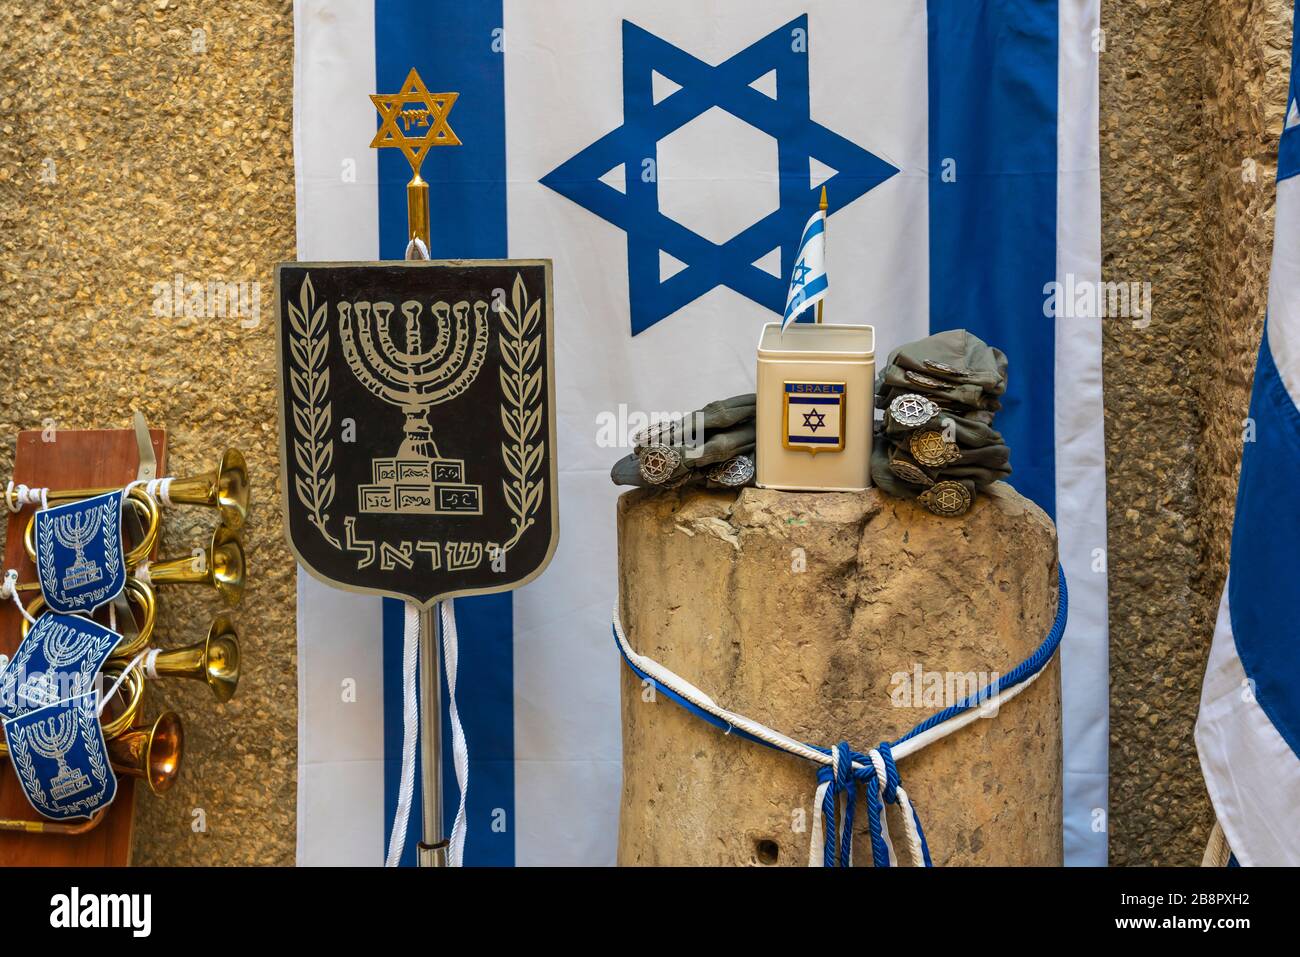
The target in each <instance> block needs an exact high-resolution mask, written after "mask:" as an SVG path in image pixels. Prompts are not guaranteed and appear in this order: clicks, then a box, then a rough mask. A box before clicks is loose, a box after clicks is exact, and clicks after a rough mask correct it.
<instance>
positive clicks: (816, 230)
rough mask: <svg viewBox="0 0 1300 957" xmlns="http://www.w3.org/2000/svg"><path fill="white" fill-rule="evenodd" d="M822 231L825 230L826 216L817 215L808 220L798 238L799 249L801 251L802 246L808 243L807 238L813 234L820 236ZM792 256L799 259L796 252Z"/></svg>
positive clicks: (810, 237)
mask: <svg viewBox="0 0 1300 957" xmlns="http://www.w3.org/2000/svg"><path fill="white" fill-rule="evenodd" d="M824 232H826V217H825V216H818V217H817V218H816V219H814V220H813V221H812V222H810V223H809V224H808V228H807V229H805V230H804V231H803V236H802V237H801V238H800V239H799V251H800V252H802V251H803V247H804V246H807V245H808V240H810V239H812V238H813V237H814V236H820V235H821V234H822V233H824ZM794 258H795V260H796V261H797V260H798V259H799V255H798V253H796V254H795V257H794Z"/></svg>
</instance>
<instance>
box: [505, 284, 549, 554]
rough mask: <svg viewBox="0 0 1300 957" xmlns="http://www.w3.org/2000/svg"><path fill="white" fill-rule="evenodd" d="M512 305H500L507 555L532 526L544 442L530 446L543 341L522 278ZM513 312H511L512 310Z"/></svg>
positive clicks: (538, 408)
mask: <svg viewBox="0 0 1300 957" xmlns="http://www.w3.org/2000/svg"><path fill="white" fill-rule="evenodd" d="M510 296H511V306H506V305H505V304H504V303H502V304H500V306H499V312H500V313H501V325H502V327H503V328H504V329H505V332H504V333H501V334H499V335H498V339H499V341H500V344H501V360H502V367H501V369H500V377H501V395H502V401H501V424H502V425H503V426H505V430H506V435H507V436H508V437H509V439H510V441H508V442H502V443H501V458H502V461H503V463H504V464H505V467H506V471H507V472H509V473H510V479H508V480H505V479H503V480H502V482H501V487H502V489H503V490H504V492H505V496H506V505H507V506H508V507H509V509H510V512H511V516H512V517H511V519H510V524H511V525H513V526H514V528H515V532H514V534H513V535H512V536H511V537H510V538H509V539H508V540H507V541H506V542H505V544H504V545H502V546H501V552H502V553H505V552H508V551H510V549H512V548H513V547H514V546H515V544H516V543H518V541H519V539H520V538H521V537H522V536H523V534H524V532H526V531H527V530H528V529H529V528H531V527H532V525H533V523H534V522H535V521H536V519H535V518H534V516H535V515H536V513H537V509H538V507H539V506H540V505H541V502H542V491H543V488H544V480H543V479H542V478H540V477H539V473H540V471H541V464H542V457H543V455H545V448H546V443H545V442H544V441H535V440H536V439H537V435H538V433H539V432H540V431H541V427H542V401H541V397H542V372H543V369H542V366H541V351H542V338H541V335H540V330H539V329H538V324H539V322H540V320H541V315H542V309H541V307H542V303H541V300H537V301H535V302H532V303H529V302H528V291H527V290H526V289H525V288H524V277H523V274H522V273H515V281H514V286H513V288H512V289H511V293H510ZM512 307H513V308H512Z"/></svg>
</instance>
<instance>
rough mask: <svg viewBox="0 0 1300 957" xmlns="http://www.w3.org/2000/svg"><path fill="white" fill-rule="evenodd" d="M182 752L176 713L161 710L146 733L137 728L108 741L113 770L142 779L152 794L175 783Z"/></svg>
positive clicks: (181, 728) (182, 732)
mask: <svg viewBox="0 0 1300 957" xmlns="http://www.w3.org/2000/svg"><path fill="white" fill-rule="evenodd" d="M184 751H185V729H184V727H183V726H182V725H181V718H180V715H178V714H177V713H176V712H175V711H164V712H163V713H162V714H160V715H159V716H158V720H157V721H155V722H154V723H153V727H152V728H150V729H149V730H148V731H145V730H144V729H143V728H137V729H136V730H134V731H128V732H127V733H126V734H124V735H122V736H121V737H119V738H114V739H113V740H112V741H109V742H108V760H109V763H110V764H112V765H113V770H114V771H116V772H117V773H118V774H125V775H127V776H128V777H133V778H143V779H144V780H145V781H146V782H147V783H148V785H149V790H150V791H152V792H153V793H154V794H162V793H163V792H165V791H166V790H168V789H169V788H170V787H171V786H172V785H173V784H175V783H176V776H177V775H178V774H180V770H181V758H182V756H183V753H184Z"/></svg>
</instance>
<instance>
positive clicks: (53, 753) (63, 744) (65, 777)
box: [28, 711, 90, 801]
mask: <svg viewBox="0 0 1300 957" xmlns="http://www.w3.org/2000/svg"><path fill="white" fill-rule="evenodd" d="M28 733H29V735H30V741H31V746H32V750H33V751H35V752H36V753H37V754H39V755H40V756H41V757H43V758H46V759H48V760H50V761H57V762H58V765H59V768H58V771H57V772H56V773H55V775H54V777H53V778H51V779H50V796H51V797H53V798H54V799H55V800H56V801H58V800H62V799H63V798H65V797H69V796H71V795H73V794H77V793H78V792H80V791H84V790H85V789H86V788H88V787H90V779H89V778H87V777H86V775H85V774H83V773H82V772H81V770H80V769H79V768H77V769H74V768H70V767H68V762H67V761H66V760H65V758H66V757H67V754H68V752H69V751H71V750H72V744H73V742H74V741H76V739H77V722H76V719H75V716H74V715H73V713H72V712H71V711H60V712H59V713H58V714H55V715H51V716H50V717H48V718H45V719H44V720H42V721H35V722H33V723H32V725H31V727H30V728H29V729H28Z"/></svg>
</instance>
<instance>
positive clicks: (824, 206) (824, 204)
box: [817, 186, 827, 209]
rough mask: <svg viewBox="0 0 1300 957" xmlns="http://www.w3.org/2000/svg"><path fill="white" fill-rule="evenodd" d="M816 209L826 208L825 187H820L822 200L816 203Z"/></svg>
mask: <svg viewBox="0 0 1300 957" xmlns="http://www.w3.org/2000/svg"><path fill="white" fill-rule="evenodd" d="M817 208H818V209H826V208H827V206H826V187H825V186H823V187H822V201H821V202H820V203H818V204H817Z"/></svg>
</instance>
